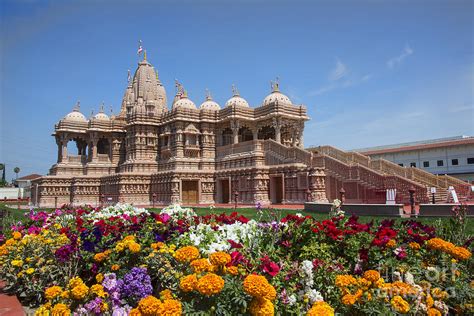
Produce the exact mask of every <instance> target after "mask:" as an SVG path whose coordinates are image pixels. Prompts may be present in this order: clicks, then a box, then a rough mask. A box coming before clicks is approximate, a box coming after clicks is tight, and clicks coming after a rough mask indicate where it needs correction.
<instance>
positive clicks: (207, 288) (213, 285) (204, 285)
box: [196, 273, 224, 296]
mask: <svg viewBox="0 0 474 316" xmlns="http://www.w3.org/2000/svg"><path fill="white" fill-rule="evenodd" d="M223 288H224V279H223V278H221V277H220V276H218V275H217V274H214V273H208V274H206V275H205V276H203V277H201V278H200V279H199V280H198V283H197V285H196V289H197V290H198V291H199V293H201V294H203V295H207V296H211V295H214V294H217V293H220V291H222V289H223Z"/></svg>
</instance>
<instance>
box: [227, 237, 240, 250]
mask: <svg viewBox="0 0 474 316" xmlns="http://www.w3.org/2000/svg"><path fill="white" fill-rule="evenodd" d="M227 241H228V242H229V244H230V248H243V247H244V246H242V245H241V244H239V243H236V242H235V241H233V240H232V239H228V240H227Z"/></svg>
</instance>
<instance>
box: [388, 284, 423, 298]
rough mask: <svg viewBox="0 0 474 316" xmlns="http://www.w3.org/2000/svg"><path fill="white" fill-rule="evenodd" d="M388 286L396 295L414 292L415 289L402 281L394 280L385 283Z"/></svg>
mask: <svg viewBox="0 0 474 316" xmlns="http://www.w3.org/2000/svg"><path fill="white" fill-rule="evenodd" d="M387 285H389V286H390V288H391V290H392V292H393V293H395V294H398V295H408V294H415V293H416V290H415V289H414V288H413V287H412V286H411V285H410V284H408V283H405V282H402V281H395V282H393V283H391V284H389V283H387Z"/></svg>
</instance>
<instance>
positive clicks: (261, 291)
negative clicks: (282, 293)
mask: <svg viewBox="0 0 474 316" xmlns="http://www.w3.org/2000/svg"><path fill="white" fill-rule="evenodd" d="M244 290H245V292H247V294H249V295H251V296H254V297H258V298H266V299H268V300H271V301H272V300H274V299H275V297H276V291H275V288H274V287H273V286H272V285H271V284H270V283H268V281H267V279H266V278H265V277H264V276H261V275H256V274H249V275H248V276H247V277H246V278H245V279H244Z"/></svg>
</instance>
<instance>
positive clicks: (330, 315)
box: [306, 301, 334, 316]
mask: <svg viewBox="0 0 474 316" xmlns="http://www.w3.org/2000/svg"><path fill="white" fill-rule="evenodd" d="M306 316H334V308H332V307H331V306H330V305H329V304H328V303H326V302H324V301H319V302H316V303H314V304H313V306H312V307H311V309H310V310H309V311H308V313H307V314H306Z"/></svg>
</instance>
